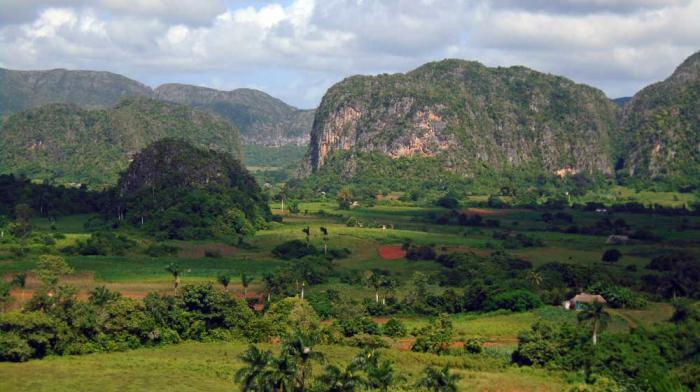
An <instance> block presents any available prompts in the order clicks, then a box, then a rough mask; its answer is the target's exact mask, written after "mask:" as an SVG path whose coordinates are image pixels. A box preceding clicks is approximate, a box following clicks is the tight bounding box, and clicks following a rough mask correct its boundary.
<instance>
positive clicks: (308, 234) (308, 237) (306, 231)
mask: <svg viewBox="0 0 700 392" xmlns="http://www.w3.org/2000/svg"><path fill="white" fill-rule="evenodd" d="M301 231H302V232H303V233H304V235H306V243H307V244H308V243H310V242H311V228H310V227H309V226H306V227H304V228H303V229H301Z"/></svg>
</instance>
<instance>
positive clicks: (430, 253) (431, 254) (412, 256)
mask: <svg viewBox="0 0 700 392" xmlns="http://www.w3.org/2000/svg"><path fill="white" fill-rule="evenodd" d="M436 256H437V254H436V253H435V249H433V247H431V246H426V245H421V246H412V247H410V248H409V249H408V252H406V258H407V259H409V260H435V257H436Z"/></svg>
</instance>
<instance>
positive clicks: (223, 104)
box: [155, 84, 314, 146]
mask: <svg viewBox="0 0 700 392" xmlns="http://www.w3.org/2000/svg"><path fill="white" fill-rule="evenodd" d="M155 95H156V97H157V98H158V99H161V100H164V101H168V102H175V103H179V104H184V105H190V106H193V107H195V108H199V109H203V110H206V111H210V112H213V113H216V114H218V115H220V116H222V117H224V118H226V119H228V120H229V121H231V122H232V123H234V124H236V125H238V127H239V128H240V129H241V135H242V137H243V141H244V143H245V144H258V145H266V146H282V145H288V144H294V145H300V146H301V145H307V144H308V142H309V133H310V131H311V125H312V123H313V114H314V111H313V110H299V109H297V108H294V107H292V106H289V105H287V104H286V103H284V102H282V101H280V100H279V99H277V98H274V97H271V96H269V95H267V94H265V93H263V92H262V91H258V90H252V89H237V90H233V91H219V90H214V89H210V88H205V87H197V86H190V85H184V84H165V85H162V86H160V87H158V88H157V89H156V90H155Z"/></svg>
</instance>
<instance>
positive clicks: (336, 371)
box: [318, 364, 367, 392]
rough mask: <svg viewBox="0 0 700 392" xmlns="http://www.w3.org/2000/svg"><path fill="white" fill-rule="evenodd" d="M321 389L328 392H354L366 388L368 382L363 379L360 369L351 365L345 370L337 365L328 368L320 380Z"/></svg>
mask: <svg viewBox="0 0 700 392" xmlns="http://www.w3.org/2000/svg"><path fill="white" fill-rule="evenodd" d="M318 384H319V387H320V388H319V389H322V390H323V391H328V392H353V391H355V390H357V389H361V388H364V387H365V386H366V385H367V381H366V380H365V379H364V377H362V373H361V372H360V369H357V368H356V367H355V366H353V365H352V364H349V365H348V366H346V367H345V368H344V369H341V368H339V367H337V366H335V365H328V366H326V369H325V371H324V372H323V374H322V375H321V376H320V377H319V378H318Z"/></svg>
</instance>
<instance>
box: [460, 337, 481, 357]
mask: <svg viewBox="0 0 700 392" xmlns="http://www.w3.org/2000/svg"><path fill="white" fill-rule="evenodd" d="M483 350H484V348H483V346H482V343H481V340H479V339H476V338H471V339H467V340H466V341H465V342H464V351H466V352H468V353H470V354H479V353H481V352H482V351H483Z"/></svg>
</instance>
